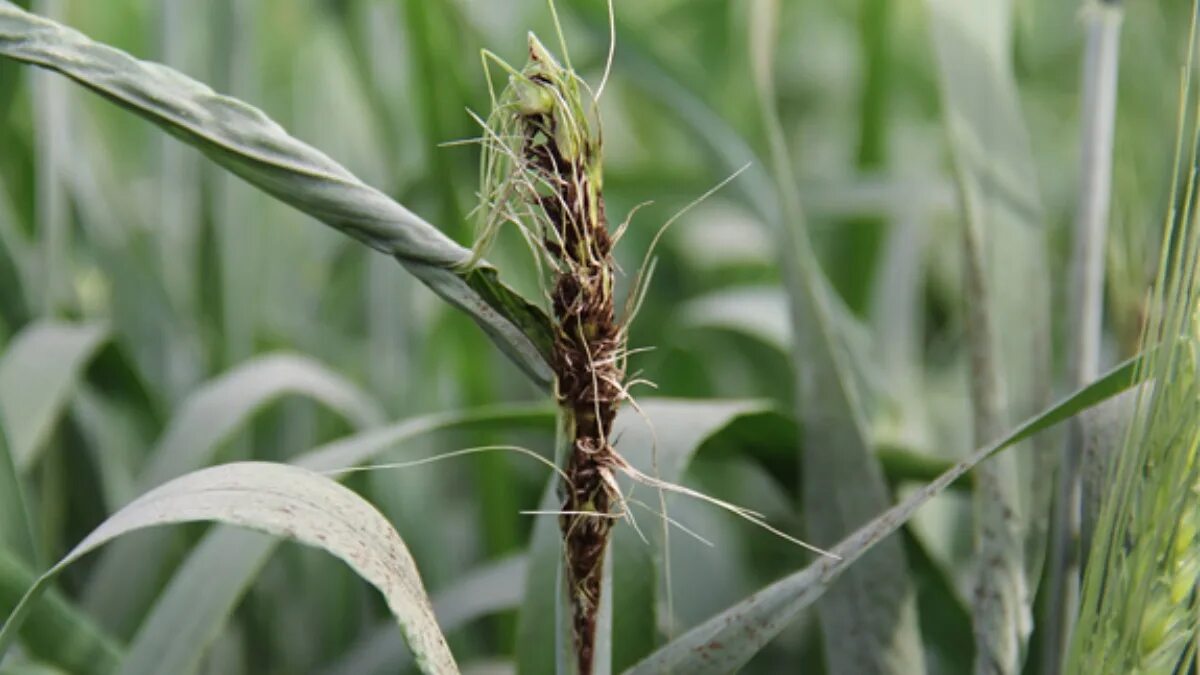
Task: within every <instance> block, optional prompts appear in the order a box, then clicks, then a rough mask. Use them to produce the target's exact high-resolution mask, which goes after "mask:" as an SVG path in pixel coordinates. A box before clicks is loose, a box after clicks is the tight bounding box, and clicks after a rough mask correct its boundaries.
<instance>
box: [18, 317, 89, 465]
mask: <svg viewBox="0 0 1200 675" xmlns="http://www.w3.org/2000/svg"><path fill="white" fill-rule="evenodd" d="M107 337H108V328H107V327H106V326H105V325H104V324H100V323H88V324H71V323H65V322H61V321H54V320H47V321H41V322H38V323H35V324H33V325H31V326H29V327H27V328H25V329H24V330H23V331H21V333H20V334H19V335H18V336H17V337H16V338H14V339H13V341H12V343H11V344H10V345H9V346H8V349H7V350H6V351H5V352H4V356H3V358H2V359H0V428H3V429H4V432H5V434H6V435H7V436H8V442H9V449H10V452H11V453H12V459H13V464H14V465H16V467H17V471H18V473H21V472H24V471H26V470H28V469H29V467H30V466H32V465H33V463H34V462H35V461H36V460H37V454H38V451H39V450H40V449H41V448H42V446H43V445H44V443H45V441H46V438H47V436H48V435H49V433H50V431H51V430H52V429H53V428H54V425H55V422H56V421H57V420H58V417H59V415H61V413H62V411H63V409H64V407H65V406H66V404H67V400H68V399H69V397H70V395H71V391H72V389H74V387H75V383H76V382H78V381H79V378H80V376H81V374H82V372H83V368H84V366H86V365H87V363H88V361H90V360H91V358H92V356H93V355H95V353H96V351H97V350H98V349H99V347H100V345H102V344H104V341H105V339H107Z"/></svg>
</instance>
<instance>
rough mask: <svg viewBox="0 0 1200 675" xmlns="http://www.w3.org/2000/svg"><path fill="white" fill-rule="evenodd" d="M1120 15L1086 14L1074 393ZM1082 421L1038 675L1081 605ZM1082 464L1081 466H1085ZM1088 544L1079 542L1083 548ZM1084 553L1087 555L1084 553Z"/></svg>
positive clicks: (1056, 536) (1074, 272)
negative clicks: (1079, 540) (1079, 548)
mask: <svg viewBox="0 0 1200 675" xmlns="http://www.w3.org/2000/svg"><path fill="white" fill-rule="evenodd" d="M1122 14H1123V10H1122V9H1121V6H1120V4H1119V3H1094V4H1090V5H1088V6H1087V8H1086V12H1085V17H1086V18H1085V19H1084V20H1085V22H1086V24H1087V38H1086V39H1087V43H1086V47H1085V53H1084V72H1083V104H1082V109H1081V115H1082V119H1083V122H1082V129H1081V134H1080V171H1081V184H1080V190H1079V197H1078V199H1079V203H1078V209H1077V211H1076V214H1075V232H1074V242H1073V243H1074V246H1073V250H1072V253H1071V280H1070V284H1071V288H1070V293H1071V311H1072V316H1071V323H1070V339H1071V349H1070V353H1071V355H1072V358H1071V360H1070V361H1069V363H1068V375H1067V384H1068V386H1078V385H1080V384H1082V383H1083V382H1087V381H1088V380H1091V379H1092V378H1094V377H1095V376H1096V371H1097V370H1098V369H1099V367H1100V342H1101V338H1102V336H1103V326H1102V321H1101V320H1102V317H1103V313H1104V286H1105V277H1104V255H1105V245H1106V243H1107V236H1108V209H1109V202H1110V195H1111V192H1112V149H1113V134H1114V125H1115V122H1116V120H1115V118H1116V96H1117V63H1118V55H1119V41H1120V35H1121V18H1122ZM1082 422H1083V420H1082V419H1081V420H1078V421H1077V422H1076V423H1075V424H1073V425H1071V428H1070V430H1069V436H1068V437H1067V445H1066V446H1065V448H1064V451H1065V452H1064V454H1063V460H1062V468H1061V469H1059V477H1058V490H1057V491H1056V492H1055V508H1054V511H1053V513H1054V522H1053V523H1051V528H1050V559H1049V582H1048V589H1047V593H1048V595H1047V602H1046V608H1047V611H1046V616H1045V626H1046V631H1045V639H1044V641H1043V644H1044V647H1043V649H1042V653H1041V659H1042V672H1043V673H1045V674H1046V675H1055V673H1058V672H1060V671H1061V669H1062V663H1063V655H1064V654H1065V653H1066V650H1067V641H1068V640H1069V639H1070V637H1069V636H1070V634H1071V630H1072V624H1073V622H1074V614H1075V611H1074V609H1075V607H1077V606H1078V603H1079V564H1078V561H1079V559H1080V556H1079V555H1077V554H1075V553H1074V552H1073V548H1074V547H1075V546H1076V545H1077V544H1076V541H1077V539H1078V538H1079V537H1080V536H1081V535H1083V532H1082V530H1083V523H1082V522H1081V517H1082V516H1081V513H1082V511H1081V507H1082V499H1083V493H1084V488H1083V475H1084V474H1091V475H1096V474H1100V473H1103V472H1104V469H1102V468H1100V467H1096V466H1092V465H1091V463H1092V460H1093V459H1094V458H1095V457H1094V456H1093V455H1091V454H1090V453H1089V454H1088V455H1086V456H1085V455H1084V444H1085V439H1084V429H1083V427H1082ZM1085 464H1086V465H1085ZM1088 539H1089V537H1088V536H1086V535H1083V541H1084V544H1085V546H1086V542H1087V541H1088ZM1082 550H1084V551H1086V550H1087V549H1086V548H1083V549H1082Z"/></svg>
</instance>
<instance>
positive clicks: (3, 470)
mask: <svg viewBox="0 0 1200 675" xmlns="http://www.w3.org/2000/svg"><path fill="white" fill-rule="evenodd" d="M6 436H7V434H6V433H5V431H4V427H3V426H0V551H11V552H12V553H14V554H16V555H17V556H19V557H20V558H21V559H23V560H25V561H26V562H30V563H33V562H36V561H37V560H38V555H37V545H36V544H35V543H34V537H33V522H32V521H31V520H30V519H29V511H28V509H26V508H25V496H24V490H23V489H22V488H21V480H20V477H19V476H18V475H17V468H16V465H15V464H13V461H12V454H11V453H9V451H8V442H7V441H6V440H5V438H6Z"/></svg>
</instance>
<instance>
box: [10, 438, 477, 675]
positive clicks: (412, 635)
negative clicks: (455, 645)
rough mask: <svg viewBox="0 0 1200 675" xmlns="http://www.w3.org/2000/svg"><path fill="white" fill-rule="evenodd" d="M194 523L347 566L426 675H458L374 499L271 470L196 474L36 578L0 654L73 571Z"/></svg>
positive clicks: (247, 466)
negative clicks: (116, 547) (139, 537)
mask: <svg viewBox="0 0 1200 675" xmlns="http://www.w3.org/2000/svg"><path fill="white" fill-rule="evenodd" d="M196 521H215V522H222V523H227V524H230V525H238V526H241V527H248V528H251V529H255V530H260V531H263V532H267V533H269V534H274V535H277V536H282V537H287V538H289V539H293V540H295V541H299V542H301V543H304V544H308V545H310V546H315V547H318V548H322V549H324V550H326V551H328V552H329V553H332V554H333V555H335V556H337V557H338V558H341V559H342V560H343V561H345V562H346V563H347V564H348V565H350V567H351V568H353V569H354V571H355V572H357V573H358V575H359V576H361V577H362V578H363V579H365V580H366V581H368V582H370V583H371V584H372V585H373V586H375V587H376V588H378V589H379V590H380V592H381V593H383V596H384V598H385V599H386V600H387V604H388V608H389V609H391V611H392V614H393V615H394V616H395V617H396V620H397V622H398V623H399V625H400V629H401V632H402V633H403V634H404V637H405V639H406V640H407V642H408V644H409V647H410V648H411V649H412V650H413V653H414V655H415V656H416V660H417V665H418V666H419V667H420V668H421V670H422V671H423V672H426V673H435V674H442V673H457V672H458V668H457V666H456V665H455V663H454V657H453V656H451V654H450V650H449V648H448V647H447V646H446V642H445V639H444V638H443V636H442V633H441V630H440V629H438V626H437V621H436V619H435V618H434V615H433V608H432V606H431V605H430V603H429V598H428V597H427V596H426V594H425V589H424V586H423V585H422V583H421V578H420V575H419V574H418V572H417V568H416V564H415V563H414V562H413V559H412V556H411V555H410V554H409V552H408V548H407V547H406V546H405V545H404V542H403V541H402V540H401V539H400V535H398V534H397V533H396V530H395V529H393V528H392V526H391V523H389V522H388V521H387V519H386V518H384V516H383V515H382V514H380V513H379V511H377V510H376V509H375V507H373V506H371V505H370V504H369V503H368V502H367V501H366V500H364V499H363V498H361V497H359V496H358V495H357V494H355V493H354V492H352V491H350V490H349V489H347V488H345V487H342V486H341V485H339V484H338V483H336V482H335V481H333V480H331V479H329V478H326V477H325V476H322V475H320V474H317V473H314V472H312V471H310V470H308V469H303V468H300V467H296V466H289V465H286V464H273V463H268V462H237V463H233V464H223V465H220V466H215V467H211V468H207V469H201V470H200V471H195V472H193V473H189V474H187V475H185V476H181V477H179V478H176V479H175V480H172V481H170V482H168V483H165V484H163V485H161V486H159V487H157V488H155V489H153V490H151V491H149V492H147V493H145V494H143V495H142V496H141V497H139V498H138V499H136V500H134V501H133V502H132V503H130V504H129V505H128V506H126V507H125V508H123V509H121V510H120V511H118V512H117V513H115V514H113V515H112V516H111V517H109V518H108V519H107V520H105V521H104V522H103V523H101V524H100V526H99V527H97V528H96V529H95V530H93V531H92V533H91V534H89V535H88V536H87V537H86V538H85V539H84V540H83V541H82V542H80V543H79V544H78V545H77V546H76V547H75V548H74V549H72V550H71V552H70V553H68V554H67V555H66V556H65V557H64V558H63V559H62V560H60V561H59V562H58V563H57V564H56V565H55V566H54V567H52V568H50V570H48V571H47V572H46V573H45V574H43V575H42V576H41V577H39V578H38V580H37V582H36V583H35V584H34V585H33V587H32V588H30V590H29V591H28V592H27V593H26V595H25V597H24V598H22V600H21V602H20V604H18V605H17V608H16V609H15V610H14V611H13V613H12V615H11V616H10V617H9V619H8V621H7V622H6V623H5V624H4V627H3V629H2V630H0V654H3V652H4V651H5V649H6V647H7V645H8V644H9V642H10V641H11V639H12V637H13V634H14V633H15V631H16V630H17V628H18V627H19V626H20V624H21V622H22V620H23V619H24V617H25V614H26V613H27V611H28V609H29V607H30V605H31V603H32V601H33V600H34V599H35V598H36V597H37V596H38V595H39V594H40V593H41V592H42V591H43V590H45V589H46V588H47V587H48V586H49V584H50V582H51V581H53V579H54V578H55V577H56V576H57V575H58V573H59V572H61V571H62V570H63V569H64V568H66V567H67V566H68V565H70V564H71V563H73V562H75V561H76V560H78V559H79V558H81V557H83V556H84V555H86V554H87V553H89V552H91V551H93V550H95V549H96V548H98V547H99V546H102V545H103V544H105V543H107V542H109V541H111V540H113V539H115V538H117V537H119V536H121V535H123V534H126V533H128V532H133V531H135V530H140V529H143V528H147V527H153V526H155V525H167V524H173V523H185V522H196Z"/></svg>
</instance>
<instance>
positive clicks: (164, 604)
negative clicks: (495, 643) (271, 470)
mask: <svg viewBox="0 0 1200 675" xmlns="http://www.w3.org/2000/svg"><path fill="white" fill-rule="evenodd" d="M553 421H554V412H553V410H552V409H551V408H550V407H549V406H536V407H534V406H524V407H515V406H506V407H500V408H481V409H475V410H465V411H462V412H456V413H440V414H434V415H426V416H423V417H415V418H413V419H409V420H405V421H403V422H400V423H398V424H394V425H391V426H388V427H384V428H380V429H373V430H371V431H365V432H362V433H359V434H355V435H353V436H349V437H346V438H343V439H339V440H337V441H333V442H331V443H327V444H325V445H323V446H321V447H319V448H316V449H313V450H311V451H309V452H307V453H305V454H304V455H302V456H300V457H298V458H296V460H295V461H294V464H296V465H298V466H301V467H305V468H307V469H310V470H313V471H319V472H323V471H330V470H333V469H339V468H345V467H351V466H357V465H360V464H363V463H366V462H368V461H369V460H371V459H373V458H375V457H377V456H379V455H381V454H383V453H386V452H389V451H392V450H396V449H397V448H398V447H399V446H401V445H402V444H404V443H407V442H410V441H412V440H413V439H415V438H417V437H420V436H424V435H428V434H431V433H434V432H437V431H442V430H446V429H454V428H467V429H470V428H477V427H485V428H486V427H498V428H506V429H511V428H514V427H522V426H535V427H540V428H545V429H549V428H552V426H553ZM278 543H279V540H278V539H275V538H273V537H263V536H259V535H252V534H248V533H246V532H245V531H242V530H238V529H236V528H232V527H218V528H214V529H213V530H212V531H211V532H209V533H207V534H206V535H205V536H204V538H203V539H202V540H201V542H200V543H199V544H198V545H197V546H196V547H195V548H194V549H193V550H192V551H191V553H190V554H189V555H188V557H187V559H186V560H185V561H184V563H183V564H182V565H181V566H180V567H179V569H178V570H177V571H176V572H175V574H174V576H173V577H172V578H171V581H170V583H169V584H168V585H167V587H166V588H165V589H164V590H163V592H162V593H160V594H159V595H158V598H157V600H156V601H155V604H154V607H153V608H152V609H151V611H150V613H149V614H148V615H147V616H146V618H145V619H144V620H143V621H142V624H141V627H140V628H139V630H138V632H137V635H136V636H135V637H134V639H133V640H132V641H131V642H130V646H129V656H128V659H127V660H126V663H125V667H124V670H123V672H125V673H147V674H148V675H153V674H155V673H160V672H170V673H180V674H182V673H189V672H193V671H194V670H195V669H196V667H197V665H198V664H199V663H200V660H201V658H202V657H203V655H204V653H205V652H206V651H207V649H208V647H209V645H210V644H211V643H212V641H213V640H214V639H215V638H216V636H217V634H218V633H219V632H220V630H221V628H222V627H223V626H224V625H225V624H226V623H227V622H228V620H229V617H230V615H231V614H232V613H233V611H234V609H235V608H236V607H237V604H238V601H239V599H241V597H242V596H243V595H244V594H245V592H246V590H247V589H248V588H249V587H250V584H251V583H252V582H253V581H254V579H255V577H257V576H258V573H259V572H260V571H261V570H262V567H263V565H265V564H266V562H267V560H268V559H269V558H270V556H271V553H272V552H273V551H274V550H275V547H276V545H277V544H278ZM464 583H465V582H464ZM445 627H446V629H447V630H450V627H449V626H445ZM393 637H394V636H393ZM389 653H390V652H389ZM391 667H392V670H393V672H394V670H395V668H396V666H395V665H394V664H391ZM349 672H358V671H349Z"/></svg>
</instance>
